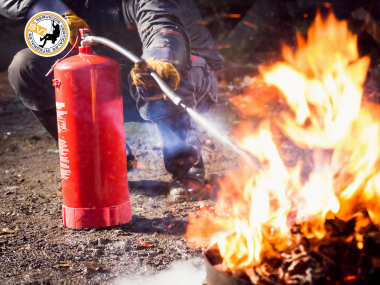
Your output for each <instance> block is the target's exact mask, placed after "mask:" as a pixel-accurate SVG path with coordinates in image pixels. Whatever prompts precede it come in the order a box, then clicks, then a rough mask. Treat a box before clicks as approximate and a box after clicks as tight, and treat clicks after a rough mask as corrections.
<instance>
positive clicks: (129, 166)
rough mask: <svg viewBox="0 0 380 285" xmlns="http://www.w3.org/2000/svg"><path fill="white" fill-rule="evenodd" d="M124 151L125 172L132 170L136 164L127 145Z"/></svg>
mask: <svg viewBox="0 0 380 285" xmlns="http://www.w3.org/2000/svg"><path fill="white" fill-rule="evenodd" d="M125 149H126V152H127V170H132V169H133V165H134V164H135V163H136V159H135V156H134V155H133V154H132V150H131V148H130V147H129V145H128V144H127V143H125Z"/></svg>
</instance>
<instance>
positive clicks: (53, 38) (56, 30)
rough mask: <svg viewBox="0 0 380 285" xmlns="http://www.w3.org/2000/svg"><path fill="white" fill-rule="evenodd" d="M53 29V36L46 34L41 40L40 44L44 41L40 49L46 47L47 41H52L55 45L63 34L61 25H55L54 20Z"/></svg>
mask: <svg viewBox="0 0 380 285" xmlns="http://www.w3.org/2000/svg"><path fill="white" fill-rule="evenodd" d="M51 24H52V28H53V32H52V33H51V34H46V35H45V36H44V37H43V38H40V42H42V41H44V43H43V44H42V45H40V47H42V48H43V47H44V46H45V45H46V42H47V41H51V42H52V43H53V44H54V43H55V41H56V40H57V39H58V37H59V35H60V34H61V30H60V29H59V25H58V24H55V22H54V20H53V21H52V23H51Z"/></svg>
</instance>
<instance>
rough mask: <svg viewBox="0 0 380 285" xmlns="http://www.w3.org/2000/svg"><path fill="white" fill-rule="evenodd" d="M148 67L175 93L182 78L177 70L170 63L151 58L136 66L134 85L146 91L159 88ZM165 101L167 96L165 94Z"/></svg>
mask: <svg viewBox="0 0 380 285" xmlns="http://www.w3.org/2000/svg"><path fill="white" fill-rule="evenodd" d="M147 65H148V66H149V67H150V68H151V69H152V70H154V71H155V72H156V73H157V74H158V76H160V77H161V78H162V79H163V80H164V81H165V82H166V84H168V86H169V87H170V88H171V89H172V90H173V91H175V90H176V89H177V87H178V85H179V82H180V80H181V78H180V77H179V73H178V71H177V69H176V68H175V67H174V66H173V65H172V64H171V63H170V62H168V61H166V60H160V59H154V57H152V58H149V59H148V60H146V61H143V60H140V61H138V62H137V63H136V64H135V68H133V69H132V71H131V76H132V79H133V84H134V85H136V87H137V86H138V85H142V86H143V87H144V88H145V89H147V87H151V86H158V84H157V82H156V80H154V78H153V77H152V76H151V75H150V74H149V71H148V68H147ZM164 99H166V95H165V94H164Z"/></svg>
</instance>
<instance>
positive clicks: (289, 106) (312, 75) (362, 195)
mask: <svg viewBox="0 0 380 285" xmlns="http://www.w3.org/2000/svg"><path fill="white" fill-rule="evenodd" d="M297 43H298V50H297V51H296V52H293V51H292V50H291V49H290V48H289V47H287V46H284V47H283V57H284V61H283V62H277V63H275V64H273V65H271V66H269V67H261V68H260V74H261V76H260V78H254V79H252V85H251V86H250V87H249V88H248V92H247V93H246V94H244V95H241V96H238V97H236V98H234V99H233V100H232V102H233V103H234V104H235V105H236V106H237V107H238V108H239V109H240V110H241V112H242V113H243V114H245V115H247V116H248V117H249V116H256V117H260V123H259V124H258V126H257V127H253V124H252V123H249V122H245V123H242V124H241V125H240V126H239V128H238V130H237V131H236V137H238V138H239V139H238V142H239V144H240V146H241V148H242V149H244V150H246V151H247V152H249V153H250V154H251V155H252V156H254V157H256V158H257V159H259V161H260V163H261V165H262V167H261V169H260V170H259V171H255V170H252V169H251V168H249V167H248V166H244V167H242V169H240V170H239V171H237V172H230V173H228V175H227V176H226V177H225V179H224V180H223V181H222V182H221V191H220V192H219V194H218V203H217V204H216V205H215V208H214V209H205V208H203V209H202V210H201V212H199V213H197V215H193V216H191V218H190V223H189V226H188V231H187V239H188V242H189V243H190V244H193V245H196V246H204V245H208V244H209V243H210V242H211V243H212V242H216V243H217V244H218V247H219V250H220V253H221V256H222V257H223V265H224V266H226V267H228V268H229V269H230V270H236V269H246V268H248V267H253V266H257V265H259V264H260V263H261V262H262V260H263V258H264V257H265V258H270V257H271V256H278V254H279V252H281V251H283V250H286V248H288V247H289V246H290V245H291V244H292V235H291V231H290V229H291V228H292V226H293V225H294V224H299V225H300V226H301V228H302V232H303V233H304V234H305V236H306V237H307V238H315V239H322V238H323V237H324V236H325V234H326V231H325V227H324V224H325V221H326V219H329V218H332V217H334V216H336V217H338V218H340V219H344V220H348V219H350V218H352V217H354V215H359V216H357V225H356V226H357V227H358V230H357V234H356V236H355V237H354V238H356V239H357V242H358V246H359V247H360V246H362V243H361V239H362V237H363V236H362V234H361V233H360V230H359V229H360V228H362V227H366V226H368V224H369V223H372V224H375V225H377V226H380V150H379V146H380V123H379V119H380V110H379V105H376V104H373V103H370V102H366V101H365V100H364V99H363V98H362V97H363V96H362V95H363V83H364V81H365V79H366V74H367V69H368V66H369V63H370V59H369V57H367V56H365V57H362V58H360V57H359V54H358V49H357V37H356V35H354V34H352V33H351V32H350V31H349V29H348V27H347V23H346V22H345V21H338V20H337V19H336V18H335V17H334V15H333V13H330V15H329V16H328V17H327V18H326V19H322V17H321V15H320V14H317V16H316V19H315V22H314V23H313V25H312V26H311V27H310V29H309V31H308V34H307V39H305V38H304V37H303V36H302V35H300V34H298V35H297ZM289 149H290V150H296V153H295V154H294V153H291V154H288V150H289ZM361 211H366V212H367V213H368V215H367V216H365V215H364V216H363V214H357V213H362V212H361ZM215 233H217V234H215Z"/></svg>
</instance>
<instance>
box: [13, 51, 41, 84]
mask: <svg viewBox="0 0 380 285" xmlns="http://www.w3.org/2000/svg"><path fill="white" fill-rule="evenodd" d="M34 56H35V55H34V53H33V52H32V51H31V50H29V49H28V48H26V49H23V50H21V51H19V52H18V53H17V54H16V55H15V56H14V58H13V60H12V62H11V64H10V65H9V67H8V79H9V83H10V84H11V86H12V87H13V89H15V91H16V92H17V89H18V88H17V87H18V85H19V84H20V81H21V80H22V77H24V76H25V75H26V74H28V72H26V71H27V70H30V66H31V64H32V58H33V57H34Z"/></svg>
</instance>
